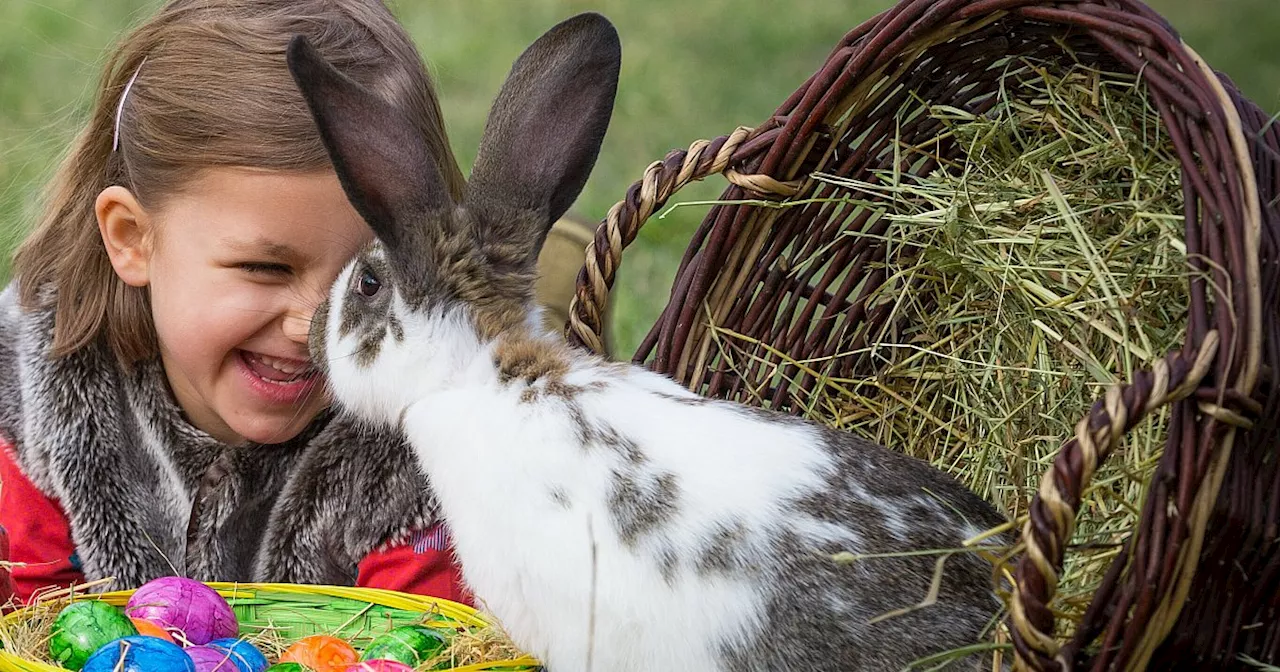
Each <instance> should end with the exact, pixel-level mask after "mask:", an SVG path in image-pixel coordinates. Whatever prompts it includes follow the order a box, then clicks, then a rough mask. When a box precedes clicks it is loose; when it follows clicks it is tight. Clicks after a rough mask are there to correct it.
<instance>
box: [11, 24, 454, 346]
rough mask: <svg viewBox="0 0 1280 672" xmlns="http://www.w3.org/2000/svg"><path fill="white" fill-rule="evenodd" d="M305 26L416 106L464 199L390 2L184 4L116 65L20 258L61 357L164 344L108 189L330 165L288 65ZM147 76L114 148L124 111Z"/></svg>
mask: <svg viewBox="0 0 1280 672" xmlns="http://www.w3.org/2000/svg"><path fill="white" fill-rule="evenodd" d="M295 34H302V35H306V36H307V37H308V38H309V39H310V41H311V43H312V44H313V45H314V46H315V47H316V48H317V49H318V50H319V51H320V53H321V54H322V55H323V56H324V57H325V58H326V59H327V60H329V61H330V62H331V63H333V64H334V65H335V66H337V67H338V68H339V69H340V70H342V71H343V72H345V73H346V74H347V75H349V76H351V77H352V78H353V79H355V80H356V81H358V82H360V83H362V84H364V85H365V86H367V87H370V88H371V89H372V90H374V91H376V92H378V93H379V94H380V95H382V96H384V97H385V98H386V99H387V100H388V101H390V102H392V103H393V104H395V105H397V106H398V107H400V108H401V109H403V110H405V111H406V112H407V113H408V114H409V115H410V116H411V117H412V118H413V119H414V120H415V122H416V123H417V125H418V126H419V130H420V131H421V132H422V135H423V137H425V138H426V140H427V142H428V143H429V144H430V146H431V148H432V150H433V151H434V153H435V156H436V159H437V162H438V163H439V165H440V172H441V174H442V175H444V176H445V180H446V181H447V182H448V187H449V189H450V191H451V192H453V194H454V196H455V197H459V196H460V195H461V191H462V189H463V184H464V182H463V178H462V173H461V171H459V169H458V166H457V162H456V161H455V159H454V157H453V154H452V152H451V151H450V149H449V143H448V140H447V137H446V135H445V130H444V123H443V120H442V118H441V114H440V106H439V103H438V101H437V100H436V96H435V91H434V88H433V87H432V84H431V80H430V77H429V76H428V74H427V72H426V69H425V67H424V66H423V63H422V57H421V56H420V55H419V53H418V51H417V49H416V48H415V47H414V45H413V42H412V40H411V39H410V38H409V36H408V34H407V33H406V32H405V30H404V28H403V27H402V26H401V25H400V24H399V23H398V22H397V21H396V19H395V17H394V16H393V15H392V14H391V12H390V11H389V10H388V9H387V7H385V6H384V5H383V4H382V2H381V1H380V0H173V1H171V2H169V3H167V4H166V5H165V6H164V8H163V9H161V10H160V12H159V13H158V14H156V15H155V16H154V17H152V18H151V19H150V20H148V21H147V22H146V23H144V24H142V25H141V26H139V27H137V28H136V29H134V30H133V31H132V32H131V33H130V34H129V35H128V36H127V37H126V38H125V39H124V40H123V41H122V42H121V43H120V44H119V46H118V47H117V49H116V50H115V52H114V54H112V56H111V58H110V59H109V60H108V62H107V63H106V65H105V67H104V70H103V74H102V83H103V85H102V87H101V89H100V92H99V94H98V97H97V100H96V101H95V103H94V106H93V113H92V117H91V118H90V120H89V124H88V126H87V127H86V128H85V129H84V131H83V132H82V133H81V134H80V135H79V136H78V137H77V138H76V140H75V142H74V143H73V144H72V146H71V149H70V152H69V153H68V155H67V156H66V158H65V159H64V160H63V162H62V164H61V165H60V167H59V169H58V172H57V174H56V176H55V178H54V181H53V183H52V185H51V188H50V191H49V192H48V202H47V205H46V207H45V210H44V213H43V216H42V218H41V220H40V222H39V225H38V226H37V228H36V229H35V231H33V232H32V234H31V235H30V236H29V237H28V238H27V240H26V241H25V242H24V243H23V245H22V246H21V248H20V249H19V250H18V252H17V255H16V257H15V260H14V267H15V269H14V270H15V277H16V278H17V281H18V286H19V290H20V298H21V302H22V304H23V306H24V307H27V308H35V307H49V306H50V304H53V307H54V310H55V322H54V337H53V346H52V353H51V354H52V356H54V357H61V356H64V355H67V354H70V353H73V352H76V351H77V350H79V349H81V348H83V347H85V346H86V345H88V344H90V343H92V342H93V341H95V339H97V338H99V337H103V338H105V339H106V342H107V344H108V345H109V346H110V347H111V349H112V350H113V351H114V352H115V354H116V356H117V357H118V358H119V359H120V361H121V362H122V363H124V364H125V365H131V364H134V363H136V362H138V361H141V360H143V359H146V358H149V357H151V356H154V355H155V354H156V352H157V344H156V337H155V329H154V325H153V324H152V321H151V311H150V306H149V303H148V299H147V292H146V289H145V288H137V287H131V286H129V285H126V284H125V283H124V282H123V281H121V280H120V279H119V278H118V277H117V276H116V274H115V271H114V270H113V268H112V266H111V263H110V260H109V259H108V257H107V253H106V248H105V247H104V245H103V243H102V238H101V236H100V234H99V233H98V225H97V220H96V217H95V215H94V201H95V199H96V198H97V196H98V194H99V192H101V191H102V190H103V189H105V188H106V187H108V186H111V185H117V184H118V185H121V186H124V187H126V188H128V189H129V190H130V191H131V192H133V194H134V196H135V197H136V198H137V199H138V200H139V202H141V203H142V204H143V206H144V207H148V206H149V204H152V203H155V202H158V201H159V200H160V199H163V198H164V197H166V196H169V195H172V194H174V193H176V192H178V191H179V190H181V189H182V188H183V187H184V186H185V185H187V184H188V183H189V182H190V181H191V180H193V179H195V178H196V177H197V175H198V174H199V172H200V171H201V170H204V169H208V168H214V167H231V166H235V167H253V168H263V169H269V170H281V171H290V172H314V171H317V170H322V169H325V168H327V167H328V166H329V165H330V164H329V158H328V155H327V154H326V152H325V149H324V146H323V145H322V144H321V141H320V136H319V133H318V131H317V130H316V127H315V122H314V121H313V120H312V117H311V115H310V113H309V112H308V110H307V107H306V104H305V102H304V101H303V99H302V95H301V94H300V93H299V91H298V89H297V86H296V85H295V84H294V82H293V79H292V78H291V76H290V74H289V71H288V68H287V66H286V64H285V55H284V54H285V47H286V46H287V44H288V42H289V39H290V37H292V36H293V35H295ZM135 73H136V75H137V77H136V79H135V81H134V83H133V85H132V87H130V88H129V91H128V95H127V96H126V97H125V102H124V107H123V108H122V110H121V112H120V119H119V129H120V134H119V147H118V148H117V149H116V150H115V151H113V150H112V139H113V135H114V130H115V127H116V108H117V105H118V104H119V102H120V97H121V95H122V94H123V93H124V91H125V88H126V84H127V83H128V81H129V80H130V78H131V77H133V76H134V75H135ZM50 290H52V291H50Z"/></svg>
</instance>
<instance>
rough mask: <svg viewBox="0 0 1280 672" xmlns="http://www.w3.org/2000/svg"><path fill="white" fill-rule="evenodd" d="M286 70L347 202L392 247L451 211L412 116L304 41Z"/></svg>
mask: <svg viewBox="0 0 1280 672" xmlns="http://www.w3.org/2000/svg"><path fill="white" fill-rule="evenodd" d="M286 58H287V60H288V64H289V72H290V73H291V74H292V75H293V79H294V81H295V82H297V84H298V88H299V89H300V90H301V91H302V96H303V98H305V99H306V101H307V105H308V106H309V107H310V109H311V114H312V116H313V117H315V120H316V126H317V127H318V128H319V130H320V138H321V139H322V140H323V142H324V146H325V148H326V149H327V150H328V152H329V157H330V159H331V160H332V162H333V166H334V169H335V170H336V172H337V173H338V179H339V180H340V181H341V183H342V188H343V189H344V190H345V191H346V194H347V198H348V199H349V200H350V201H351V204H352V205H353V206H354V207H355V209H356V211H357V212H359V213H360V215H361V216H362V217H363V218H364V219H365V221H366V222H368V223H369V226H370V227H371V228H373V231H374V233H376V234H377V235H378V238H380V239H381V240H382V242H383V244H385V245H386V246H387V247H388V248H395V247H396V246H397V245H398V244H399V242H400V241H401V240H402V239H403V238H404V236H403V233H404V231H403V230H402V228H401V227H403V226H406V225H411V224H412V223H413V222H416V221H417V220H419V219H420V215H421V214H422V213H423V212H426V211H431V210H435V209H438V208H444V207H448V206H449V205H451V203H450V202H449V195H448V191H447V190H446V188H445V186H444V180H443V179H442V178H441V177H440V170H439V169H438V168H437V166H436V162H435V158H434V157H433V156H432V155H431V150H430V148H429V147H428V146H427V143H426V140H425V139H423V137H422V136H421V134H420V132H419V131H418V129H417V128H416V127H415V126H414V124H413V123H412V122H411V121H410V120H409V118H408V117H407V116H406V115H405V114H404V113H402V112H401V111H400V110H398V109H396V108H395V107H394V106H393V105H391V104H389V103H387V102H386V101H384V100H383V99H382V98H380V97H378V96H377V95H374V94H373V93H372V92H370V91H368V90H367V89H365V88H364V87H362V86H360V85H359V84H358V83H356V82H355V81H352V80H351V79H350V78H349V77H347V76H346V75H344V74H342V73H341V72H339V71H338V70H337V69H335V68H334V67H333V66H332V65H330V64H329V63H328V62H326V61H325V60H324V58H323V57H322V56H320V54H319V53H318V52H317V51H316V50H315V48H314V47H312V46H311V43H310V42H308V41H307V39H306V38H305V37H303V36H301V35H295V36H294V37H293V39H292V40H290V41H289V48H288V52H287V54H286Z"/></svg>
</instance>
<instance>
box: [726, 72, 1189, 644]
mask: <svg viewBox="0 0 1280 672" xmlns="http://www.w3.org/2000/svg"><path fill="white" fill-rule="evenodd" d="M1002 67H1004V74H1003V76H1002V81H1001V86H1000V91H999V94H998V99H997V100H996V101H995V106H994V107H993V108H991V109H990V110H989V111H988V112H987V113H985V114H983V115H982V116H974V115H973V114H970V113H967V112H965V111H964V110H960V109H955V108H952V107H947V106H945V105H932V106H925V105H924V104H922V103H920V102H919V101H915V102H913V103H909V104H908V105H907V106H904V108H903V110H902V111H901V113H900V117H899V120H900V121H902V122H905V121H907V120H909V119H910V118H912V116H914V115H919V114H928V115H930V116H932V117H933V118H935V119H937V120H940V121H941V122H942V123H943V126H944V130H943V131H942V132H941V134H940V136H939V139H940V140H943V141H945V140H946V139H948V138H953V139H954V140H955V141H956V142H958V143H959V145H960V147H961V148H963V150H964V151H963V152H962V153H961V155H962V157H963V158H962V160H961V161H958V162H945V161H944V162H943V163H942V164H941V165H942V168H941V169H939V170H935V171H933V172H932V173H931V174H928V175H926V176H918V175H913V174H909V170H908V169H911V168H916V167H918V166H920V165H921V164H922V163H923V162H924V161H925V160H926V159H927V158H928V157H931V156H935V157H936V155H935V152H936V151H937V148H938V147H939V146H940V145H941V144H944V143H942V142H932V141H931V142H930V143H928V144H926V145H921V146H911V145H907V144H905V143H902V142H898V143H897V146H896V148H895V149H894V152H895V155H894V158H895V161H894V165H898V166H900V167H901V171H900V172H897V171H880V172H876V173H873V174H872V175H870V176H863V179H847V178H844V177H840V176H834V175H826V174H816V175H815V176H814V177H815V179H816V180H818V181H820V182H823V183H826V184H827V185H832V186H833V187H834V188H835V191H836V194H835V195H834V196H832V197H831V200H835V201H840V202H842V203H845V204H846V205H845V206H843V207H844V213H845V215H846V216H847V217H848V218H849V220H852V217H853V215H854V214H855V213H857V212H859V211H865V210H867V209H869V210H871V211H873V212H874V213H875V214H874V215H873V216H872V218H871V221H870V222H868V223H867V224H866V225H865V227H864V228H863V229H862V230H860V231H852V230H847V231H846V232H845V234H844V235H849V236H862V235H867V234H864V233H862V231H866V230H870V229H871V227H872V226H873V225H874V224H875V222H876V221H878V220H887V223H888V228H887V231H886V232H885V233H884V235H883V237H881V238H880V242H881V243H882V244H884V245H886V246H887V247H888V248H890V252H889V254H887V255H886V256H885V258H886V259H888V261H887V262H882V263H881V264H880V266H881V267H883V268H885V269H886V270H887V272H888V276H889V277H890V278H891V279H890V280H887V281H886V282H885V283H884V284H883V286H882V287H881V288H880V289H879V290H878V292H877V294H875V296H874V298H873V300H872V301H871V302H870V305H869V307H868V312H870V311H871V310H872V309H873V307H874V306H878V305H884V304H888V305H890V306H892V311H893V316H894V317H893V319H890V320H888V321H887V322H886V323H885V324H886V325H887V326H886V327H885V329H884V331H883V332H882V333H875V334H870V335H869V337H868V339H867V341H866V342H867V343H871V344H874V345H871V346H869V347H868V348H866V349H864V350H862V351H859V352H846V353H839V354H837V355H836V357H839V358H847V357H855V358H859V359H860V361H862V363H863V364H864V366H862V367H861V368H860V369H859V370H861V371H873V372H874V373H873V374H872V375H867V376H865V377H862V378H854V379H848V378H846V379H838V378H834V377H831V376H830V374H829V372H830V371H831V370H834V368H835V367H834V365H833V361H831V360H818V361H814V360H808V361H804V362H797V361H795V360H791V359H788V358H786V357H785V356H783V355H781V354H780V353H777V352H772V351H771V352H769V353H768V355H769V356H770V357H772V358H773V359H774V360H775V361H776V360H777V359H779V358H781V359H783V360H785V361H787V362H788V363H789V364H792V365H795V366H797V367H799V368H800V369H801V370H804V371H808V372H812V373H813V374H814V375H816V376H818V378H819V381H820V384H819V385H818V386H817V387H816V389H815V390H814V392H813V393H812V394H811V396H810V397H809V398H807V399H805V400H803V401H804V402H805V404H806V406H807V408H808V411H807V414H808V415H809V417H812V418H814V419H817V420H820V421H822V422H824V423H826V424H829V425H832V426H835V427H838V428H841V429H844V430H848V431H851V432H854V433H856V434H859V435H861V436H864V437H866V438H868V439H870V440H873V441H876V442H879V443H882V444H884V445H887V446H890V447H893V448H896V449H899V450H903V451H904V452H907V453H910V454H912V455H915V456H917V457H920V458H923V459H925V460H928V461H929V462H930V463H932V464H934V465H935V466H937V467H939V468H941V469H943V470H945V471H947V472H949V473H951V474H954V475H956V476H957V477H959V478H960V479H961V480H962V481H963V482H964V483H965V484H966V485H967V486H968V487H970V488H971V489H973V490H974V491H976V492H977V493H978V494H980V495H981V496H983V497H985V498H986V499H988V500H989V501H991V502H993V503H995V504H997V505H998V506H999V507H1001V508H1002V510H1003V511H1004V512H1005V513H1006V515H1008V516H1010V517H1011V518H1015V519H1018V523H1019V529H1021V522H1022V520H1025V514H1026V506H1027V504H1028V503H1029V502H1030V501H1031V499H1032V497H1033V495H1034V493H1035V491H1036V490H1037V487H1038V484H1039V481H1040V478H1041V476H1042V474H1043V473H1044V472H1045V470H1046V469H1047V468H1049V466H1050V465H1051V463H1052V460H1053V458H1054V456H1055V455H1056V453H1057V451H1058V450H1059V448H1060V447H1061V445H1062V444H1063V442H1064V441H1065V440H1066V439H1068V438H1069V437H1070V436H1071V435H1072V434H1073V432H1074V428H1075V425H1076V423H1077V422H1078V421H1079V420H1080V418H1082V417H1083V416H1084V414H1085V413H1086V412H1087V411H1088V409H1089V407H1090V406H1091V405H1092V403H1093V402H1094V401H1095V400H1097V399H1099V398H1100V397H1101V396H1102V394H1103V392H1104V390H1105V389H1106V388H1107V387H1108V386H1111V385H1114V384H1116V383H1121V382H1124V381H1126V380H1128V379H1130V378H1131V376H1132V374H1133V372H1134V371H1135V370H1140V369H1143V368H1146V367H1148V366H1149V365H1150V364H1151V363H1152V362H1153V361H1155V360H1156V359H1159V358H1160V357H1163V356H1164V355H1165V354H1166V353H1167V352H1168V351H1170V350H1174V349H1178V348H1179V347H1181V345H1182V339H1183V336H1184V333H1185V324H1186V321H1187V315H1186V313H1187V305H1188V279H1189V277H1190V274H1191V271H1190V268H1189V266H1188V264H1187V258H1186V248H1185V246H1184V244H1183V242H1182V237H1183V224H1182V219H1183V217H1182V205H1183V197H1182V191H1181V184H1180V170H1181V168H1180V163H1179V161H1178V160H1177V158H1176V156H1175V155H1174V154H1173V150H1172V146H1171V143H1170V142H1169V139H1168V137H1167V135H1166V134H1165V133H1164V131H1163V129H1162V125H1161V121H1160V118H1159V115H1158V113H1157V112H1156V110H1155V109H1154V108H1153V107H1152V106H1151V105H1150V103H1149V101H1148V100H1147V98H1146V93H1145V89H1144V88H1143V87H1142V86H1141V85H1140V84H1139V83H1138V82H1137V81H1136V78H1134V77H1133V76H1131V75H1126V74H1116V73H1109V72H1099V71H1097V70H1094V69H1092V68H1090V67H1086V66H1082V65H1070V64H1068V65H1067V66H1066V67H1063V66H1062V64H1045V63H1037V62H1032V61H1028V60H1015V59H1010V60H1009V61H1008V62H1006V63H1004V64H1002ZM809 202H812V201H809ZM782 207H788V205H787V204H784V205H783V206H782ZM820 255H821V253H819V255H818V256H815V257H814V258H812V259H801V260H798V261H797V263H796V264H795V265H794V266H793V270H792V272H793V273H798V272H799V271H800V270H802V269H803V268H804V267H805V265H806V264H821V263H825V259H824V258H820ZM871 270H872V269H871V268H868V269H867V270H866V271H865V272H866V273H870V272H871ZM714 339H715V342H716V343H717V347H718V348H719V355H720V356H721V357H724V358H727V359H730V360H732V361H735V362H738V363H739V364H740V365H741V364H742V363H743V362H744V358H752V357H754V358H755V359H756V360H759V359H762V357H761V354H760V353H761V348H762V347H763V348H764V349H766V350H767V349H768V348H767V346H763V345H762V344H760V343H757V342H754V341H752V342H748V343H744V337H742V336H741V335H739V334H736V333H730V332H728V331H727V330H723V329H718V330H715V334H714ZM753 353H754V354H753ZM775 366H776V365H775ZM1166 421H1167V418H1166V417H1165V415H1163V414H1161V415H1158V416H1156V417H1153V418H1151V419H1150V420H1148V421H1147V422H1145V423H1143V424H1141V425H1139V426H1138V427H1136V428H1135V429H1134V430H1133V431H1132V432H1130V434H1129V435H1128V436H1127V437H1126V439H1125V442H1124V445H1123V446H1122V448H1121V449H1119V450H1118V452H1117V454H1115V455H1113V456H1112V458H1111V460H1110V461H1109V462H1108V464H1107V465H1106V466H1105V468H1103V469H1101V470H1100V471H1099V472H1098V474H1097V476H1096V478H1095V480H1094V483H1093V485H1092V487H1091V488H1090V489H1089V491H1088V492H1087V493H1086V494H1085V496H1084V499H1083V502H1082V504H1081V515H1080V518H1079V526H1078V528H1077V531H1076V535H1075V539H1074V541H1073V546H1072V548H1071V549H1070V550H1069V551H1068V554H1067V566H1066V568H1065V576H1064V579H1063V582H1062V585H1061V587H1060V589H1059V592H1058V596H1057V599H1056V602H1055V603H1054V604H1053V605H1052V606H1053V608H1054V609H1055V611H1057V612H1058V613H1059V615H1060V616H1061V617H1062V620H1061V622H1062V623H1063V625H1064V627H1065V628H1066V629H1068V630H1070V629H1071V628H1072V627H1073V623H1074V622H1075V621H1078V619H1079V617H1080V616H1081V615H1082V614H1083V611H1084V609H1085V607H1086V606H1087V604H1088V602H1089V599H1090V596H1091V594H1092V592H1093V590H1094V589H1095V588H1096V586H1097V584H1098V582H1099V581H1100V580H1101V578H1102V575H1103V573H1104V572H1105V570H1106V568H1107V566H1108V564H1109V563H1110V561H1111V560H1112V559H1113V558H1114V557H1115V555H1116V553H1117V552H1118V550H1119V545H1120V543H1121V542H1122V540H1123V539H1124V538H1125V536H1126V535H1128V533H1129V532H1130V530H1131V529H1132V528H1133V527H1134V526H1135V524H1136V522H1137V517H1138V509H1137V507H1138V506H1139V503H1140V502H1141V501H1142V500H1143V497H1144V488H1145V484H1146V483H1148V482H1149V480H1150V476H1151V473H1152V471H1153V469H1154V467H1155V465H1156V462H1157V460H1158V459H1159V456H1160V454H1161V450H1162V448H1163V442H1164V438H1165V433H1164V427H1165V423H1166ZM904 599H908V598H904Z"/></svg>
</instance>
